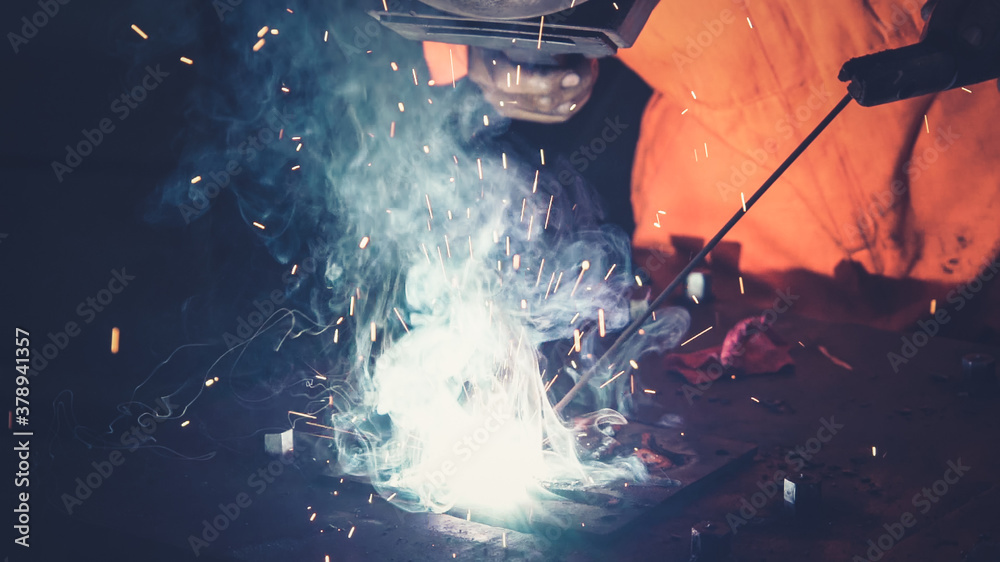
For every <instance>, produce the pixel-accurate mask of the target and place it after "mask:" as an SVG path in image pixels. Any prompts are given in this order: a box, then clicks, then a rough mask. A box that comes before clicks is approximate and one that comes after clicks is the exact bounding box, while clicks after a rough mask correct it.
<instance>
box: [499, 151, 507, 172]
mask: <svg viewBox="0 0 1000 562" xmlns="http://www.w3.org/2000/svg"><path fill="white" fill-rule="evenodd" d="M500 160H501V161H502V162H503V169H504V170H506V169H507V153H506V152H501V153H500Z"/></svg>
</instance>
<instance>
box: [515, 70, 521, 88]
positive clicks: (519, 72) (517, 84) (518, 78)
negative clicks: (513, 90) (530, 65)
mask: <svg viewBox="0 0 1000 562" xmlns="http://www.w3.org/2000/svg"><path fill="white" fill-rule="evenodd" d="M514 85H516V86H520V85H521V65H517V76H516V77H515V78H514Z"/></svg>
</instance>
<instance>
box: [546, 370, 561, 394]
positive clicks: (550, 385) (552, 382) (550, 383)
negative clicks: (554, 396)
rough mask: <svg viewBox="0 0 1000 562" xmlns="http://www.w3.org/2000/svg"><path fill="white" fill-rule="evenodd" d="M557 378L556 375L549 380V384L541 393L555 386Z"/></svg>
mask: <svg viewBox="0 0 1000 562" xmlns="http://www.w3.org/2000/svg"><path fill="white" fill-rule="evenodd" d="M558 378H559V373H556V376H554V377H552V380H550V381H549V383H548V384H546V385H545V389H544V390H543V391H542V392H548V391H549V389H550V388H552V385H553V384H555V382H556V379H558Z"/></svg>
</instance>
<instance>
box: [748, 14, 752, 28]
mask: <svg viewBox="0 0 1000 562" xmlns="http://www.w3.org/2000/svg"><path fill="white" fill-rule="evenodd" d="M747 23H748V24H750V29H753V22H752V21H750V16H747Z"/></svg>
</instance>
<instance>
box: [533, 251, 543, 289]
mask: <svg viewBox="0 0 1000 562" xmlns="http://www.w3.org/2000/svg"><path fill="white" fill-rule="evenodd" d="M544 269H545V258H542V262H541V263H540V264H538V279H535V286H536V287H537V286H538V284H539V283H541V282H542V271H543V270H544Z"/></svg>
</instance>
